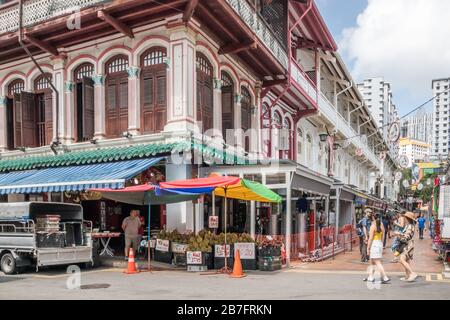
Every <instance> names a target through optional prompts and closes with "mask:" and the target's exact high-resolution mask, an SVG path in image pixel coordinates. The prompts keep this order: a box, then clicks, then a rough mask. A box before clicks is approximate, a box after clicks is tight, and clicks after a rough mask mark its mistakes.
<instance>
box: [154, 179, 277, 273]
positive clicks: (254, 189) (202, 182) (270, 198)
mask: <svg viewBox="0 0 450 320" xmlns="http://www.w3.org/2000/svg"><path fill="white" fill-rule="evenodd" d="M159 185H160V187H161V190H167V191H170V192H172V193H178V194H192V193H199V194H205V193H212V192H214V195H217V196H221V197H224V198H225V208H224V212H225V226H224V234H225V258H224V259H225V267H224V271H225V272H230V270H229V269H228V267H227V259H226V256H227V253H226V247H227V214H226V213H227V198H232V199H238V200H246V201H258V202H275V203H278V202H281V197H280V196H279V195H278V194H276V193H275V192H273V191H272V190H270V189H269V188H267V187H266V186H264V185H262V184H260V183H258V182H254V181H249V180H246V179H241V178H238V177H225V176H210V177H207V178H197V179H186V180H178V181H171V182H161V183H160V184H159Z"/></svg>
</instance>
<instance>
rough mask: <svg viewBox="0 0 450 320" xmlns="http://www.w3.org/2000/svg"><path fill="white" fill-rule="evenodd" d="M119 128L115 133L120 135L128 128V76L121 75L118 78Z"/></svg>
mask: <svg viewBox="0 0 450 320" xmlns="http://www.w3.org/2000/svg"><path fill="white" fill-rule="evenodd" d="M119 101H120V107H119V129H120V131H119V132H117V135H119V136H120V135H121V134H122V132H125V131H127V130H128V77H123V78H121V79H120V89H119Z"/></svg>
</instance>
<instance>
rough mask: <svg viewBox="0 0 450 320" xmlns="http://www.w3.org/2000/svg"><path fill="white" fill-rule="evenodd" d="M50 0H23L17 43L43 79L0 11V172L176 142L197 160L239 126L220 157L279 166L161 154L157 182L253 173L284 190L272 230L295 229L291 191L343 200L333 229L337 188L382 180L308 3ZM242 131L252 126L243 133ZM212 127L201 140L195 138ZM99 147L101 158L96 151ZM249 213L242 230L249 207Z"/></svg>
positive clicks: (186, 224)
mask: <svg viewBox="0 0 450 320" xmlns="http://www.w3.org/2000/svg"><path fill="white" fill-rule="evenodd" d="M52 3H53V1H50V0H24V1H23V14H24V19H23V21H24V36H23V38H24V41H23V42H24V45H25V46H26V47H27V48H28V50H29V51H30V52H31V53H32V54H33V56H34V57H35V59H36V60H37V62H38V63H39V65H40V66H41V68H42V69H43V71H44V72H45V75H42V74H41V72H40V71H39V70H38V68H36V66H35V65H34V64H33V63H32V61H31V60H30V58H29V57H28V56H27V55H26V53H25V51H24V49H23V48H22V47H21V46H19V42H18V26H19V24H18V19H19V8H18V6H19V4H18V1H7V2H6V3H5V4H3V5H1V6H0V47H1V50H0V90H1V93H0V96H1V99H0V130H1V134H0V150H1V159H2V160H0V169H1V171H2V172H3V173H2V174H3V175H6V174H10V173H11V172H15V171H19V170H25V169H33V170H37V169H41V168H46V167H52V166H54V167H64V166H68V165H78V164H80V163H81V164H88V163H102V162H108V161H117V160H124V159H135V158H142V157H148V156H158V155H167V154H168V153H170V151H171V148H173V149H176V150H178V151H179V150H181V149H180V148H185V146H186V145H188V146H189V147H188V148H193V149H196V150H200V152H201V153H202V154H203V152H205V150H207V152H208V150H209V151H211V150H212V151H211V152H209V153H208V154H209V155H211V154H213V158H215V156H216V155H218V154H219V155H220V154H223V152H216V151H217V150H220V149H221V148H222V143H221V138H222V136H223V134H225V133H226V130H227V129H242V130H241V131H238V132H237V133H235V134H234V141H232V142H231V143H229V142H230V140H229V139H227V143H228V145H227V148H228V149H227V151H226V154H237V156H238V157H242V158H247V159H249V158H250V159H256V158H258V159H260V160H261V159H282V160H281V162H280V163H281V164H280V165H279V166H277V168H275V167H272V169H271V168H269V169H267V168H265V169H263V168H261V167H262V166H263V165H260V164H259V162H258V163H257V164H254V165H250V166H249V165H246V166H240V165H234V166H233V167H231V166H224V165H217V166H213V167H208V165H207V163H206V162H204V163H203V164H202V168H201V170H198V167H197V166H196V165H188V164H183V165H179V164H175V163H171V161H170V160H166V162H165V175H166V176H165V179H166V180H168V181H169V180H175V179H183V178H190V177H192V176H196V175H198V174H199V173H200V174H206V173H208V172H210V171H220V172H224V173H228V174H236V175H237V174H239V175H241V176H244V173H249V174H252V175H253V176H254V177H256V179H257V180H260V181H262V182H263V183H266V184H267V185H270V186H272V187H273V188H274V189H277V190H278V191H279V192H280V193H281V194H283V197H284V199H285V201H286V206H283V207H284V208H285V210H286V215H285V218H283V219H284V223H283V227H281V231H280V229H278V231H280V232H284V233H286V234H287V235H288V234H290V233H291V232H292V230H293V228H294V227H295V228H298V226H292V217H293V216H294V213H295V212H294V211H295V207H294V205H293V201H295V197H296V193H295V192H298V191H305V192H308V193H309V194H313V195H314V194H315V195H320V196H325V197H326V198H327V199H328V200H330V199H331V201H335V207H336V208H335V210H336V211H338V210H339V208H344V209H342V210H343V211H342V212H343V213H342V217H341V218H340V222H339V218H338V219H337V220H338V221H337V222H336V224H337V225H338V226H341V225H343V224H350V223H352V222H354V221H352V215H353V214H354V212H353V210H354V209H352V199H353V198H352V197H351V196H349V195H347V196H346V197H343V199H344V200H342V201H343V203H342V206H341V205H339V204H338V203H340V201H341V200H340V198H339V197H340V194H341V193H342V194H347V193H350V194H351V193H352V192H359V194H361V193H364V192H368V191H370V190H371V189H374V188H375V186H376V184H382V183H383V181H382V179H381V180H380V179H372V180H373V181H369V176H370V174H372V176H375V177H377V176H380V175H381V176H382V175H383V174H384V172H383V168H384V162H386V161H390V159H385V160H381V159H380V157H379V151H380V148H381V147H382V146H384V145H385V144H384V142H383V138H382V136H381V135H380V133H379V132H378V130H377V127H376V124H375V122H374V120H373V118H371V116H370V113H369V111H368V109H367V107H366V106H365V105H364V103H363V98H362V97H361V95H360V93H359V92H358V90H357V87H356V85H355V83H354V82H353V80H352V79H351V76H350V74H349V72H348V71H347V69H346V67H345V65H344V63H343V62H342V60H341V58H340V56H339V54H338V53H337V52H336V50H337V47H336V44H335V42H334V40H333V38H332V36H331V34H330V32H329V31H328V29H327V27H326V25H325V23H324V21H323V19H322V17H321V15H320V13H319V11H318V9H317V7H316V5H315V4H314V2H313V1H311V2H310V1H306V0H305V1H301V0H274V1H271V2H270V3H268V2H266V1H260V0H256V1H253V0H251V1H250V0H249V1H246V0H214V1H209V0H208V1H205V0H170V1H169V0H161V1H158V2H156V1H142V0H121V1H118V0H110V1H104V0H61V1H58V5H54V4H53V5H52ZM288 48H290V50H288ZM47 79H51V81H52V83H53V84H54V86H55V87H56V89H57V91H58V94H56V93H55V92H54V91H53V90H52V88H51V86H50V84H49V82H48V81H47ZM57 99H58V101H56V100H57ZM211 129H212V130H211ZM248 129H253V130H255V132H256V134H245V133H244V132H245V131H246V130H248ZM211 131H212V134H208V137H205V136H203V135H201V134H198V133H201V132H208V133H210V132H211ZM325 132H328V133H329V135H328V136H327V137H326V138H325V141H321V139H320V136H321V134H323V133H325ZM124 133H125V134H124ZM54 141H59V142H60V143H56V144H55V143H52V142H54ZM183 143H184V144H183ZM178 144H180V145H181V147H180V146H179V145H178ZM177 147H178V149H177ZM133 148H134V149H133ZM136 148H141V149H139V150H144V151H143V152H140V153H139V152H135V150H137V149H136ZM335 149H336V150H335ZM99 150H100V151H99ZM102 150H103V151H102ZM127 150H133V152H134V153H133V152H131V151H130V152H128V151H127ZM149 150H150V151H149ZM99 152H104V153H106V154H108V156H105V157H103V158H99V156H97V155H98V154H99ZM54 153H56V155H54ZM49 155H51V156H52V157H51V159H56V160H49V157H48V156H49ZM73 159H81V160H79V161H78V160H77V161H75V160H73ZM83 159H89V160H86V161H85V160H83ZM202 159H203V158H202ZM44 160H45V161H47V162H46V163H44V162H45V161H44ZM216 160H217V159H216ZM52 161H53V162H52ZM83 161H84V162H83ZM50 162H51V164H49V163H50ZM208 163H209V164H211V163H210V162H208ZM280 168H281V169H280ZM142 170H144V167H143V169H142ZM280 170H281V171H280ZM283 170H284V171H283ZM280 172H281V173H280ZM24 174H25V173H24ZM280 174H281V176H282V179H281V180H280V179H278V178H277V177H279V176H280ZM4 178H5V179H3V180H2V177H1V175H0V189H1V190H3V191H2V192H1V193H2V194H8V200H9V201H13V200H24V199H25V195H24V194H26V193H31V192H32V191H33V192H35V191H36V190H41V191H42V190H45V191H49V190H50V191H51V190H57V191H65V190H80V189H83V188H82V187H78V188H76V187H73V185H72V187H73V188H72V187H68V186H67V185H71V184H70V183H67V181H65V182H66V185H65V186H63V183H61V184H60V185H58V181H56V182H55V181H53V182H52V184H51V185H52V188H53V187H54V186H57V188H56V189H48V185H46V187H45V188H42V186H40V185H39V186H35V185H33V184H30V185H27V188H28V189H27V188H25V187H24V188H22V189H20V190H18V189H17V188H15V186H14V183H10V182H11V181H10V180H7V179H6V176H4ZM8 179H9V177H8ZM6 181H9V182H8V183H9V184H8V183H7V182H6ZM308 182H313V183H308ZM36 183H37V184H39V183H41V182H39V183H38V182H36ZM19 184H20V183H19ZM122 184H123V183H122ZM74 185H76V183H74ZM91 185H92V186H98V184H96V183H95V182H93V183H92V184H91ZM379 187H380V188H381V185H379ZM2 188H3V189H2ZM46 188H47V189H46ZM280 188H281V189H283V190H284V191H282V190H280ZM1 190H0V191H1ZM293 191H295V192H294V194H293V193H292V192H293ZM5 200H6V199H5ZM327 205H328V204H327ZM193 206H194V205H193V204H192V203H182V204H171V205H168V206H167V227H168V228H178V229H179V230H180V231H183V230H186V229H190V230H193V229H194V228H195V229H196V230H199V229H201V228H203V226H204V215H205V214H206V213H205V212H204V210H203V206H200V205H197V206H198V208H197V210H195V211H194V210H193V209H194V208H193ZM249 207H250V209H249V211H251V212H250V213H249V214H250V216H251V217H252V222H251V231H252V233H254V232H255V226H254V218H255V210H256V207H257V205H256V204H254V203H252V204H251V206H249ZM192 211H194V212H195V217H194V216H193V215H192ZM344 211H345V212H346V213H345V215H344ZM337 213H338V212H337ZM338 216H339V214H338ZM230 221H233V220H230ZM194 222H195V226H194ZM274 225H275V226H276V224H274ZM274 228H275V227H274ZM272 231H273V232H276V231H277V230H275V229H274V230H272ZM288 252H289V250H288Z"/></svg>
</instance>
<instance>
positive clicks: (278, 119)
mask: <svg viewBox="0 0 450 320" xmlns="http://www.w3.org/2000/svg"><path fill="white" fill-rule="evenodd" d="M273 124H274V125H275V126H276V128H278V129H281V115H280V113H279V112H278V111H275V112H274V113H273Z"/></svg>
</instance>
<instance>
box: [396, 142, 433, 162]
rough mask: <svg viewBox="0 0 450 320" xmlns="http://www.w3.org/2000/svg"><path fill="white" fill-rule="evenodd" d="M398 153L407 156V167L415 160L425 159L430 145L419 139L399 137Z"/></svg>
mask: <svg viewBox="0 0 450 320" xmlns="http://www.w3.org/2000/svg"><path fill="white" fill-rule="evenodd" d="M399 146H400V154H401V155H405V156H407V157H408V160H409V165H408V166H409V167H411V166H412V164H413V163H415V162H416V161H427V160H428V159H427V158H428V156H429V150H430V145H429V144H427V143H425V142H423V141H419V140H415V139H410V138H401V139H400V141H399Z"/></svg>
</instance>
